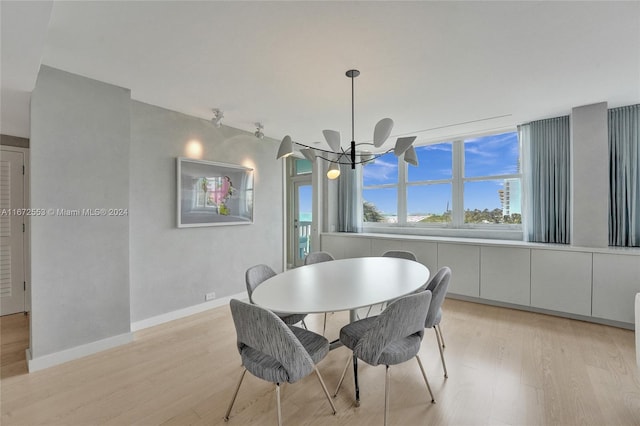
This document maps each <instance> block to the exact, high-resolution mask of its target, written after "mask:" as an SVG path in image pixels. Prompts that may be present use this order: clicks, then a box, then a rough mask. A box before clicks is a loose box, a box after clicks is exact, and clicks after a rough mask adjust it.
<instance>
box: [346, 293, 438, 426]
mask: <svg viewBox="0 0 640 426" xmlns="http://www.w3.org/2000/svg"><path fill="white" fill-rule="evenodd" d="M431 297H432V296H431V291H428V290H425V291H422V292H419V293H414V294H411V295H409V296H404V297H401V298H399V299H397V300H396V301H394V302H393V303H391V304H390V305H389V306H388V307H387V309H385V310H384V311H383V312H382V313H381V314H380V315H378V316H376V317H371V318H365V319H362V320H360V321H355V322H352V323H351V324H348V325H346V326H344V327H342V329H341V330H340V341H341V342H342V344H344V345H345V346H346V347H348V348H349V349H351V350H352V351H353V356H354V361H356V360H357V359H358V358H359V359H361V360H363V361H364V362H366V363H367V364H369V365H372V366H376V365H385V366H386V376H385V393H384V395H385V396H384V424H385V425H386V424H387V412H388V410H389V395H390V391H389V387H390V382H389V380H390V374H389V366H391V365H396V364H401V363H403V362H406V361H408V360H410V359H411V358H414V357H415V358H416V359H417V361H418V365H419V366H420V370H421V371H422V377H423V378H424V381H425V383H426V385H427V389H428V390H429V394H430V395H431V402H435V399H434V398H433V393H432V392H431V386H429V381H428V380H427V375H426V373H425V371H424V367H423V366H422V361H420V357H419V356H418V351H419V350H420V344H421V342H422V337H423V336H424V320H425V319H426V316H427V312H428V310H429V305H430V304H431ZM354 363H355V362H354ZM355 364H356V365H357V363H355ZM348 366H349V364H348V363H347V366H346V367H345V369H344V371H343V372H342V376H341V377H340V382H339V383H338V387H337V389H336V392H335V395H337V393H338V390H339V389H340V385H341V384H342V381H343V380H344V376H345V373H346V371H347V367H348ZM354 373H356V374H357V370H355V371H354ZM335 395H334V396H335Z"/></svg>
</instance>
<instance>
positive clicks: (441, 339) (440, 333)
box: [436, 324, 446, 349]
mask: <svg viewBox="0 0 640 426" xmlns="http://www.w3.org/2000/svg"><path fill="white" fill-rule="evenodd" d="M436 328H437V329H438V334H439V335H440V343H442V349H444V348H445V347H446V346H445V345H444V335H443V334H442V327H440V324H436Z"/></svg>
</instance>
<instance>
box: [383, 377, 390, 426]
mask: <svg viewBox="0 0 640 426" xmlns="http://www.w3.org/2000/svg"><path fill="white" fill-rule="evenodd" d="M390 376H391V374H390V373H389V366H388V365H387V366H386V372H385V376H384V426H387V413H388V412H389V393H390V392H391V390H390V389H389V387H390V385H391V383H390V380H389V379H390Z"/></svg>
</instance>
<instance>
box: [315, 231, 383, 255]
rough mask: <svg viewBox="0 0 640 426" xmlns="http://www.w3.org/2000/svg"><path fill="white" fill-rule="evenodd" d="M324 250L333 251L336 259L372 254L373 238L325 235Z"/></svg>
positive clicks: (323, 240)
mask: <svg viewBox="0 0 640 426" xmlns="http://www.w3.org/2000/svg"><path fill="white" fill-rule="evenodd" d="M321 238H322V239H321V240H320V241H321V245H320V246H321V247H322V251H326V252H329V253H331V255H332V256H333V257H334V258H336V259H348V258H352V257H367V256H371V238H366V237H352V236H344V237H343V236H340V235H335V234H332V235H323V236H322V237H321Z"/></svg>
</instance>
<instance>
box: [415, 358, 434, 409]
mask: <svg viewBox="0 0 640 426" xmlns="http://www.w3.org/2000/svg"><path fill="white" fill-rule="evenodd" d="M416 359H417V360H418V365H419V366H420V371H422V377H424V382H425V383H426V384H427V389H428V390H429V395H431V403H432V404H435V402H436V400H435V398H434V397H433V392H431V386H429V380H427V373H425V372H424V367H423V366H422V361H420V357H419V356H418V355H416Z"/></svg>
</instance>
